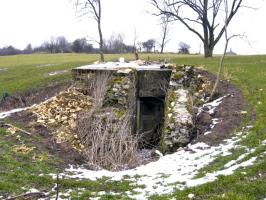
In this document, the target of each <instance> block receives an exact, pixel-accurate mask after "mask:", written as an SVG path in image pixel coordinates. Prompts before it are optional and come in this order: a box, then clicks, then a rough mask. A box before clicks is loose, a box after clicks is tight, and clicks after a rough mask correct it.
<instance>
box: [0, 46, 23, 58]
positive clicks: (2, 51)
mask: <svg viewBox="0 0 266 200" xmlns="http://www.w3.org/2000/svg"><path fill="white" fill-rule="evenodd" d="M21 53H22V51H21V50H19V49H16V48H15V47H13V46H7V47H3V48H0V55H1V56H6V55H17V54H21Z"/></svg>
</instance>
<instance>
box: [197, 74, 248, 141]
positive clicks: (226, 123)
mask: <svg viewBox="0 0 266 200" xmlns="http://www.w3.org/2000/svg"><path fill="white" fill-rule="evenodd" d="M198 73H199V74H200V75H202V76H204V77H207V78H208V80H209V81H211V82H212V84H213V83H214V82H215V80H216V77H215V75H213V74H210V73H208V72H207V71H203V70H198ZM223 96H226V97H225V98H224V99H223V100H222V103H221V104H220V105H219V106H218V107H217V108H216V109H215V112H214V114H213V115H209V114H206V113H202V114H201V115H199V116H197V118H196V128H197V137H196V138H195V139H194V140H193V143H196V142H204V143H207V144H209V145H216V144H218V143H220V142H221V141H222V140H224V139H226V138H229V137H230V136H232V134H234V130H236V129H237V128H238V127H239V126H240V124H241V122H242V120H243V117H244V116H243V114H241V111H243V110H245V108H246V101H245V99H244V96H243V94H242V92H241V90H239V89H238V88H237V87H235V86H234V85H233V84H231V83H230V82H228V81H225V80H221V81H220V83H219V84H218V88H217V92H216V95H215V99H216V98H219V97H223ZM212 119H219V123H218V124H216V125H215V126H214V128H213V129H211V133H210V134H208V135H204V133H206V132H207V131H210V125H211V123H212Z"/></svg>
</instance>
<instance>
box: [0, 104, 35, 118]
mask: <svg viewBox="0 0 266 200" xmlns="http://www.w3.org/2000/svg"><path fill="white" fill-rule="evenodd" d="M30 108H31V107H25V108H15V109H12V110H9V111H6V112H1V113H0V119H4V118H6V117H9V116H10V115H11V114H14V113H18V112H21V111H24V110H28V109H30Z"/></svg>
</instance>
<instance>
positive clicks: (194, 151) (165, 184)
mask: <svg viewBox="0 0 266 200" xmlns="http://www.w3.org/2000/svg"><path fill="white" fill-rule="evenodd" d="M239 140H240V138H238V137H233V138H232V139H228V140H225V143H224V144H220V145H219V146H209V145H207V144H205V143H196V144H192V145H191V144H190V145H188V147H187V148H186V149H180V150H178V151H177V152H175V153H173V154H170V155H165V156H163V157H160V159H159V160H158V161H156V162H151V163H148V164H146V165H142V166H139V167H137V168H135V169H131V170H125V171H119V172H111V171H107V170H100V171H92V170H88V169H85V168H83V167H75V166H72V165H71V166H70V168H68V169H66V170H65V171H66V173H65V174H62V175H64V176H65V177H68V178H74V179H76V178H77V179H90V180H97V179H99V178H102V177H109V178H110V179H111V180H117V181H119V180H123V177H124V176H127V177H130V178H129V180H132V181H135V180H136V184H138V185H145V188H137V189H135V190H134V192H140V194H138V195H135V194H134V195H133V197H134V198H135V199H146V198H145V196H146V195H148V196H149V195H153V194H167V193H171V192H173V191H174V189H175V188H176V189H184V188H185V187H190V186H196V185H199V184H204V183H207V182H210V181H214V180H216V179H217V177H218V176H219V175H229V174H231V173H233V172H234V171H235V170H236V169H238V168H239V167H245V166H249V165H250V164H252V163H253V162H254V161H255V160H256V158H255V157H254V158H252V159H251V160H248V161H246V162H242V163H239V164H235V163H231V164H230V165H229V164H228V168H226V169H224V170H220V171H217V172H214V173H211V174H206V176H205V177H203V178H199V179H193V178H194V177H195V176H196V175H197V173H198V170H199V169H201V168H203V167H205V166H207V165H208V164H210V163H211V162H212V161H214V159H215V158H216V157H217V156H226V155H230V154H231V150H232V149H234V148H235V146H236V143H237V142H238V141H239ZM136 175H138V176H139V178H137V179H136V178H135V176H136ZM173 184H174V185H173ZM155 188H156V189H155Z"/></svg>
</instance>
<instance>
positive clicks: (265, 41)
mask: <svg viewBox="0 0 266 200" xmlns="http://www.w3.org/2000/svg"><path fill="white" fill-rule="evenodd" d="M74 1H75V0H23V1H22V0H0V27H1V30H0V47H3V46H6V45H13V46H15V47H17V48H21V49H23V48H25V47H26V45H27V44H28V43H31V44H32V45H33V46H37V45H40V44H41V43H42V42H43V41H45V40H49V39H50V37H51V36H55V37H56V36H61V35H64V36H65V37H66V38H67V39H68V40H69V41H73V40H74V39H76V38H81V37H84V36H91V37H93V38H97V36H98V34H97V29H96V26H95V23H94V21H93V20H92V19H90V18H88V17H85V18H78V17H77V15H76V13H75V7H74V5H73V4H74ZM246 2H248V3H249V5H251V6H253V7H256V8H258V9H257V10H256V11H254V10H252V9H242V10H241V11H240V12H239V13H238V15H237V16H235V18H234V19H233V21H232V23H231V24H230V31H231V32H234V33H236V34H243V33H245V35H247V37H248V40H249V42H250V44H251V45H250V44H248V43H247V42H245V41H243V40H242V39H234V40H232V41H231V42H230V45H229V48H232V50H233V51H235V52H237V53H238V54H266V27H265V24H264V23H265V22H264V21H265V20H266V1H264V0H253V1H251V0H246ZM102 4H103V5H102V6H103V23H102V26H103V34H104V37H105V38H108V37H109V36H110V35H111V34H112V33H123V34H124V37H125V42H126V43H127V44H132V43H133V38H134V30H135V29H136V30H137V35H138V41H141V42H143V41H145V40H147V39H150V38H153V39H158V38H160V27H159V25H158V24H159V22H158V18H156V17H154V16H151V15H150V14H148V13H147V11H149V10H150V9H152V7H151V5H150V4H149V3H148V0H102ZM181 41H184V42H186V43H188V44H189V45H190V46H191V51H192V52H199V49H200V46H202V45H201V42H200V41H199V39H198V38H197V36H195V35H194V34H192V33H190V32H189V31H188V30H187V29H186V28H185V27H184V26H182V25H181V24H180V23H177V22H175V23H174V24H173V25H172V30H171V41H170V42H169V44H168V45H167V47H166V50H167V51H177V49H178V43H179V42H181ZM222 47H223V41H221V42H219V44H218V45H217V46H216V47H215V53H221V52H222V49H223V48H222ZM202 51H203V50H202V48H201V52H202Z"/></svg>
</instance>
